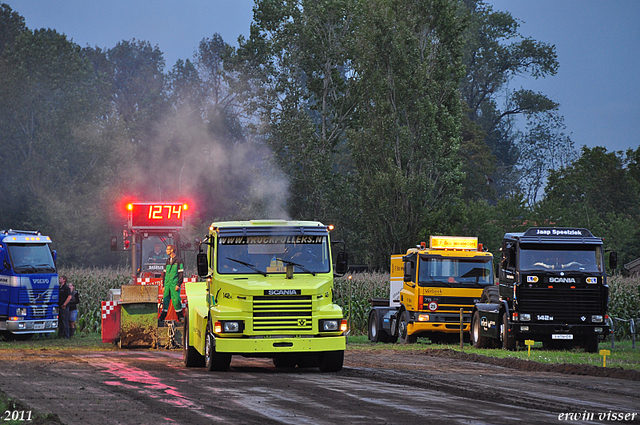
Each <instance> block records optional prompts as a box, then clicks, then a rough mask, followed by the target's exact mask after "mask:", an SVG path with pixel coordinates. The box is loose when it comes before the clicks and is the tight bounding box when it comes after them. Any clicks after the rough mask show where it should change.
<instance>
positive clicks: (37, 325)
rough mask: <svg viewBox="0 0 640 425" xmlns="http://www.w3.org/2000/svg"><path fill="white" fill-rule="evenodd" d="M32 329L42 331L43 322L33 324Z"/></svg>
mask: <svg viewBox="0 0 640 425" xmlns="http://www.w3.org/2000/svg"><path fill="white" fill-rule="evenodd" d="M33 329H36V330H38V329H44V322H43V323H35V324H34V325H33Z"/></svg>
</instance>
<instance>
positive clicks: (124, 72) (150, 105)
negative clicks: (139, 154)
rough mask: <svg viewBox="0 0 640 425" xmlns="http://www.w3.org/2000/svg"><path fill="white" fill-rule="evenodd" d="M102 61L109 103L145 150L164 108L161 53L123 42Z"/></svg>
mask: <svg viewBox="0 0 640 425" xmlns="http://www.w3.org/2000/svg"><path fill="white" fill-rule="evenodd" d="M106 58H107V63H105V64H104V65H105V67H106V69H103V70H102V71H103V72H104V73H106V74H107V75H108V78H109V80H110V82H111V84H110V87H111V100H112V102H113V104H114V105H115V107H116V110H117V111H118V114H119V115H120V116H121V117H122V119H123V120H124V122H125V123H126V125H127V127H128V128H129V130H130V133H131V138H132V140H133V141H134V142H136V143H139V144H140V145H141V147H142V149H143V150H144V149H147V148H148V147H149V145H150V144H151V143H152V141H153V138H154V136H155V132H154V127H155V126H156V124H157V123H158V121H159V120H161V119H162V118H163V116H164V113H165V111H166V106H167V103H166V99H165V92H164V78H165V76H164V74H163V70H164V66H165V61H164V58H163V56H162V52H161V51H160V49H159V48H158V47H157V46H156V47H151V44H150V43H149V42H148V41H141V40H135V39H134V40H131V41H126V40H123V41H120V42H119V43H117V44H116V45H115V47H113V48H111V49H109V50H107V52H106Z"/></svg>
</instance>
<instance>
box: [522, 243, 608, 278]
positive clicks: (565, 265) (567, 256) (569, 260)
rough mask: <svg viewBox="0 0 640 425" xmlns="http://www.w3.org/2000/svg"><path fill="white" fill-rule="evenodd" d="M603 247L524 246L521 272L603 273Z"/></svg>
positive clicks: (583, 245) (582, 245)
mask: <svg viewBox="0 0 640 425" xmlns="http://www.w3.org/2000/svg"><path fill="white" fill-rule="evenodd" d="M602 260H603V256H602V247H601V246H599V245H585V244H581V245H559V244H558V245H536V244H522V245H521V246H520V251H519V262H520V270H543V271H547V270H559V271H584V272H595V273H600V272H602V270H603V268H602V266H603V265H602Z"/></svg>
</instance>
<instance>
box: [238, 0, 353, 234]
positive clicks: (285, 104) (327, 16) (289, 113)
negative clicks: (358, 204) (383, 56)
mask: <svg viewBox="0 0 640 425" xmlns="http://www.w3.org/2000/svg"><path fill="white" fill-rule="evenodd" d="M355 3H356V2H354V1H351V0H329V1H322V2H317V1H303V0H298V1H293V2H290V1H258V2H256V7H255V9H254V19H255V23H254V24H252V29H251V36H250V38H249V39H248V40H241V43H240V48H239V49H238V60H239V62H240V63H241V64H242V67H243V69H245V70H250V71H249V72H250V73H251V75H252V76H254V77H255V80H254V83H253V86H254V87H260V89H258V90H256V91H254V92H253V94H254V95H255V96H254V97H253V98H250V99H249V109H250V110H256V111H258V113H259V114H260V117H261V123H260V126H259V131H260V134H261V137H262V138H263V139H264V140H265V141H266V143H267V144H268V145H269V147H270V148H271V149H272V150H273V152H274V154H275V158H276V162H277V164H278V166H279V167H280V168H281V169H282V170H283V171H284V172H285V173H286V175H287V176H288V178H289V199H288V208H287V209H288V212H289V214H290V216H291V217H293V218H304V219H309V218H312V219H318V220H321V221H330V222H333V223H336V222H337V223H336V224H338V227H341V228H343V229H345V228H347V226H346V225H342V223H344V222H343V221H342V222H341V220H342V219H343V215H342V213H343V212H344V213H345V214H347V213H346V211H345V209H344V208H343V207H344V205H345V197H344V194H345V193H349V191H347V190H345V188H346V187H347V178H348V177H347V174H346V171H345V169H344V167H345V165H346V167H348V166H349V165H348V161H342V160H341V158H342V157H343V155H345V149H346V139H345V130H346V128H347V125H348V123H349V120H350V118H351V115H352V113H353V111H354V100H353V99H352V98H351V95H350V80H349V77H348V75H347V74H348V72H349V66H348V64H349V61H350V60H351V56H350V53H349V49H350V43H351V41H350V40H351V37H352V35H353V32H354V31H355V30H354V29H353V28H352V21H353V15H354V10H355V9H354V7H353V6H354V5H355ZM347 204H349V202H347Z"/></svg>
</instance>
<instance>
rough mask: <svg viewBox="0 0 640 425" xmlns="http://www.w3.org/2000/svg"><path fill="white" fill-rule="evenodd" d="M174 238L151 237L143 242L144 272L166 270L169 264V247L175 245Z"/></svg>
mask: <svg viewBox="0 0 640 425" xmlns="http://www.w3.org/2000/svg"><path fill="white" fill-rule="evenodd" d="M173 244H174V241H173V238H170V237H166V236H149V237H148V238H144V239H143V240H142V253H141V254H142V261H141V263H142V271H160V272H162V271H163V270H164V265H165V264H166V262H167V245H173Z"/></svg>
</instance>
